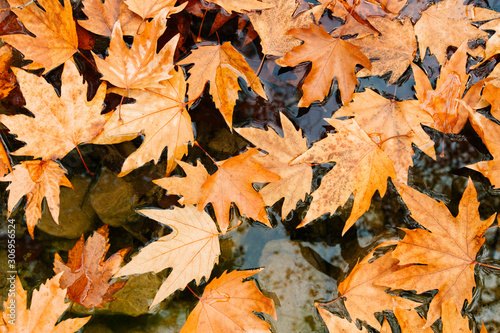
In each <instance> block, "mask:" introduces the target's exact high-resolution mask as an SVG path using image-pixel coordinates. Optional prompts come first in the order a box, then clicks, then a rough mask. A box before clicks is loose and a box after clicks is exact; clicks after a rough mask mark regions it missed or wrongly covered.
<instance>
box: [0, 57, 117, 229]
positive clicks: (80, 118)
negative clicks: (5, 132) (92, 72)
mask: <svg viewBox="0 0 500 333" xmlns="http://www.w3.org/2000/svg"><path fill="white" fill-rule="evenodd" d="M13 71H14V73H15V74H16V76H17V80H18V82H19V85H20V86H21V91H22V92H23V96H24V98H25V99H26V108H27V109H28V110H30V111H31V112H32V113H33V114H34V115H35V118H33V117H28V116H25V115H21V114H20V115H15V116H7V115H0V121H1V122H2V123H3V124H4V125H5V126H7V127H8V128H9V129H10V131H11V133H14V134H16V135H17V139H18V140H20V141H24V142H26V146H24V147H22V148H20V149H18V150H16V151H15V152H13V153H11V154H12V155H28V156H34V157H35V158H37V157H41V158H42V159H44V160H49V159H60V158H63V157H64V156H65V155H66V154H67V153H69V152H70V151H71V150H73V149H74V148H75V147H76V146H78V145H79V144H81V143H86V142H89V141H90V140H92V139H93V138H94V137H95V136H97V134H99V132H100V131H101V129H102V127H103V126H104V123H105V121H106V118H107V117H106V116H104V115H101V111H102V109H103V106H104V96H105V95H106V84H104V83H103V84H101V85H100V86H99V88H98V89H97V92H96V94H95V96H94V98H93V99H92V100H91V101H87V83H82V80H83V78H82V77H81V76H80V74H79V73H78V70H77V69H76V66H75V64H74V63H73V62H72V61H67V62H66V63H65V65H64V70H63V73H62V76H61V82H62V85H61V88H60V92H61V95H60V97H59V96H58V94H57V93H56V91H55V89H54V87H53V86H52V85H50V84H49V83H48V82H47V81H45V79H44V78H43V77H39V76H37V75H34V74H30V73H27V72H25V71H24V70H20V69H17V68H13ZM54 220H56V221H57V219H54Z"/></svg>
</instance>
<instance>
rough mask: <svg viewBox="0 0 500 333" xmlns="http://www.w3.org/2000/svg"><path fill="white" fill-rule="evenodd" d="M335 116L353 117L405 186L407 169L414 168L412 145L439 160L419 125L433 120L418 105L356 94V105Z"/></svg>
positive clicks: (352, 103) (377, 96)
mask: <svg viewBox="0 0 500 333" xmlns="http://www.w3.org/2000/svg"><path fill="white" fill-rule="evenodd" d="M335 116H336V117H347V116H354V117H355V119H356V122H357V123H358V124H359V126H360V127H361V128H362V129H363V130H364V131H365V132H366V133H367V134H368V136H369V137H371V138H374V139H377V140H376V141H377V142H378V143H379V145H380V148H381V149H382V150H383V151H384V152H385V153H386V154H387V155H388V156H389V157H390V158H391V160H392V161H393V163H394V168H395V169H396V172H397V174H398V176H397V180H398V181H401V182H403V183H406V182H407V180H408V168H409V167H410V166H412V165H413V160H412V156H413V154H414V152H413V147H412V144H415V145H416V146H417V147H418V148H419V149H420V150H422V152H424V153H425V154H427V155H429V156H430V157H432V158H434V159H435V158H436V152H435V151H434V141H432V140H431V139H430V137H429V135H427V133H425V131H424V130H423V129H422V126H421V125H420V124H424V125H427V126H429V125H432V123H433V119H432V117H431V116H430V115H429V114H428V113H426V112H425V111H423V110H421V109H420V107H419V102H418V101H401V102H398V101H394V100H389V99H386V98H384V97H382V96H380V95H379V94H377V93H375V92H374V91H373V90H371V89H366V90H365V91H364V92H362V93H359V94H354V101H353V102H351V103H350V104H349V105H344V106H342V107H341V108H340V110H338V111H337V112H335ZM393 180H396V179H393Z"/></svg>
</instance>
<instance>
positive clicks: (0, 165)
mask: <svg viewBox="0 0 500 333" xmlns="http://www.w3.org/2000/svg"><path fill="white" fill-rule="evenodd" d="M9 171H10V172H12V165H11V163H10V157H9V153H7V150H6V149H5V145H4V143H3V140H2V138H0V177H3V176H5V175H6V174H7V173H8V172H9Z"/></svg>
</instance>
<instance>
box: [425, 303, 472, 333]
mask: <svg viewBox="0 0 500 333" xmlns="http://www.w3.org/2000/svg"><path fill="white" fill-rule="evenodd" d="M442 311H443V315H442V318H441V320H442V321H443V333H466V332H467V333H468V332H472V331H471V330H470V329H469V319H467V317H465V318H464V317H462V314H461V313H460V309H458V308H457V304H455V302H453V300H452V299H447V300H446V301H445V302H443V309H442ZM431 332H432V330H431Z"/></svg>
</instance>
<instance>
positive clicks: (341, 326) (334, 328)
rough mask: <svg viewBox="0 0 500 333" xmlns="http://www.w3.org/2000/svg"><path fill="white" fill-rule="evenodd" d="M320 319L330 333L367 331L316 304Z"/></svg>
mask: <svg viewBox="0 0 500 333" xmlns="http://www.w3.org/2000/svg"><path fill="white" fill-rule="evenodd" d="M316 308H317V309H318V312H319V315H320V316H321V319H323V321H324V322H325V324H326V327H327V328H328V332H330V333H352V332H368V331H367V330H366V328H364V327H362V328H361V331H360V330H359V329H358V328H357V327H356V324H355V323H353V322H350V321H349V320H348V319H347V318H340V317H338V316H335V315H334V314H333V313H331V312H330V311H328V310H326V309H324V308H322V307H321V306H318V305H316Z"/></svg>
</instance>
